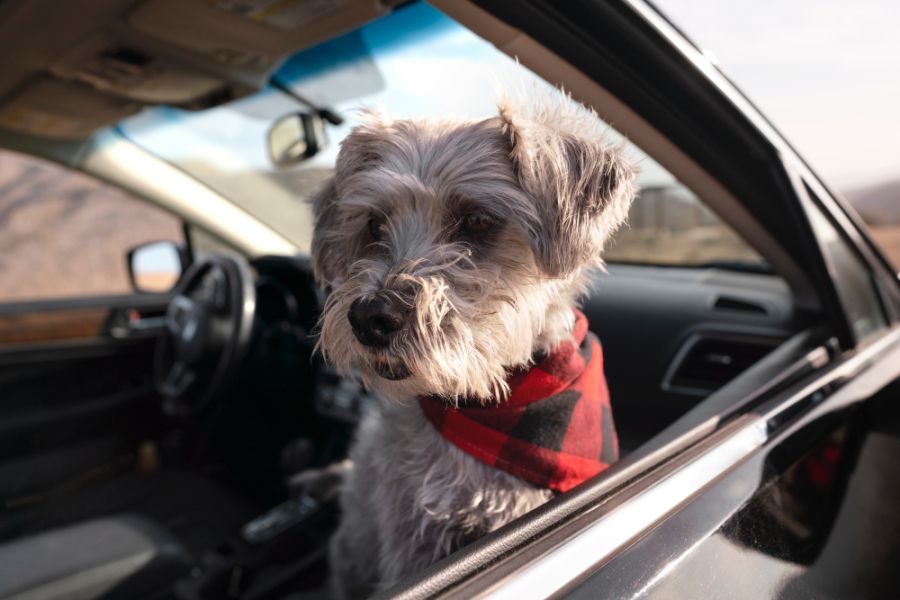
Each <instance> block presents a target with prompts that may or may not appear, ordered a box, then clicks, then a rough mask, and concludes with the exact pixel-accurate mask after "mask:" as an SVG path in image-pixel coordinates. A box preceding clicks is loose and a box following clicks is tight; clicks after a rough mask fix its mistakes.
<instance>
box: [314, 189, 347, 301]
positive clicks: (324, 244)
mask: <svg viewBox="0 0 900 600" xmlns="http://www.w3.org/2000/svg"><path fill="white" fill-rule="evenodd" d="M311 203H312V209H313V220H314V223H315V226H314V227H313V235H312V252H311V253H312V265H313V275H314V276H315V278H316V282H317V283H318V284H319V285H320V286H322V287H323V288H328V287H331V286H333V284H334V282H335V280H336V279H339V278H340V277H341V276H342V274H343V273H344V271H345V266H346V256H345V254H344V252H343V250H344V248H345V245H343V244H341V243H340V240H339V239H336V236H338V231H339V224H338V211H337V191H336V189H335V178H331V179H329V180H328V181H327V182H326V183H325V185H324V186H322V189H321V190H319V193H317V194H316V195H315V196H313V198H312V200H311Z"/></svg>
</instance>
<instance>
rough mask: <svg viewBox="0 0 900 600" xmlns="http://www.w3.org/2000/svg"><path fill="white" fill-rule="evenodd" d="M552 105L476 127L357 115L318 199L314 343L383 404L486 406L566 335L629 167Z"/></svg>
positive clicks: (586, 123)
mask: <svg viewBox="0 0 900 600" xmlns="http://www.w3.org/2000/svg"><path fill="white" fill-rule="evenodd" d="M600 127H601V126H600V125H599V122H598V120H597V118H596V116H595V115H593V114H592V113H589V112H587V111H586V110H583V109H580V108H572V107H571V106H570V105H569V104H568V103H566V102H564V101H559V102H553V103H547V104H545V105H543V106H541V107H538V108H532V109H527V110H522V111H517V110H515V109H512V108H510V107H508V106H501V108H500V114H499V116H497V117H494V118H490V119H486V120H483V121H477V122H459V121H457V122H451V121H432V120H398V121H388V120H385V119H383V118H381V117H379V116H377V115H374V114H369V115H368V116H367V121H366V123H365V124H363V125H360V126H358V127H356V128H355V129H354V130H353V132H352V133H351V134H350V135H349V136H348V137H347V138H346V139H345V140H344V142H343V145H342V147H341V151H340V154H339V156H338V160H337V167H336V173H335V178H334V180H333V181H331V182H329V184H328V185H327V186H326V187H325V189H324V190H323V191H322V192H321V193H320V194H319V195H318V196H317V197H316V198H315V199H314V213H315V219H316V223H315V231H314V235H313V244H312V254H313V264H314V268H315V274H316V278H317V280H318V281H319V283H320V284H321V285H322V286H323V287H325V288H326V289H327V290H329V296H328V300H327V302H326V305H325V308H324V312H323V315H322V319H321V337H320V340H319V347H320V349H321V350H322V351H323V353H324V355H325V357H326V358H327V359H328V360H329V361H330V362H332V363H333V364H334V365H336V366H337V367H338V368H341V369H344V370H350V369H352V368H353V367H356V368H358V369H359V371H360V372H361V374H362V376H363V378H364V380H365V381H366V383H367V384H368V385H370V386H374V387H376V388H378V389H379V391H380V392H381V393H382V394H383V395H386V396H387V397H390V398H394V399H402V398H408V397H410V396H413V395H417V394H438V395H441V396H445V397H447V398H450V399H456V398H460V397H477V398H492V397H499V396H502V395H503V394H504V392H505V390H506V387H505V386H506V383H505V379H506V369H507V368H508V367H511V366H518V365H523V364H526V363H528V361H529V360H530V359H531V357H532V355H533V353H534V352H535V351H538V350H546V349H549V348H551V347H552V346H554V345H555V344H557V343H558V342H559V341H561V340H562V339H564V338H565V337H567V336H568V335H569V332H570V330H571V327H572V322H573V313H572V306H573V304H574V302H575V300H576V297H577V296H578V295H579V294H580V293H581V292H582V291H583V289H584V280H585V273H586V272H587V270H589V269H590V268H591V267H596V266H600V265H602V261H601V260H600V251H601V250H602V249H603V245H604V243H605V242H606V240H607V239H608V238H609V236H610V235H611V234H612V233H613V232H614V231H615V230H616V228H618V226H619V225H620V224H621V223H622V222H623V221H624V220H625V217H626V215H627V213H628V207H629V205H630V203H631V200H632V197H633V195H634V176H635V171H634V169H632V167H631V166H630V165H629V164H628V163H627V162H626V161H625V160H624V159H623V157H622V154H621V151H620V149H618V148H613V147H610V146H608V145H606V144H605V143H604V141H603V136H602V131H601V130H600Z"/></svg>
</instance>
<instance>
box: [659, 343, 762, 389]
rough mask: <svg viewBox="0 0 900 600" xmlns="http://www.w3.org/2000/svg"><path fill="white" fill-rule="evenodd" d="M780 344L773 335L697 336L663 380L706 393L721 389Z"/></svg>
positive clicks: (667, 386)
mask: <svg viewBox="0 0 900 600" xmlns="http://www.w3.org/2000/svg"><path fill="white" fill-rule="evenodd" d="M777 345H778V342H777V341H775V340H770V339H748V338H741V339H724V338H719V337H699V336H698V337H694V338H691V339H690V340H688V341H687V342H686V346H687V350H683V351H681V352H679V353H678V355H676V364H675V365H674V368H672V369H670V371H669V376H668V377H667V378H666V381H665V382H664V383H663V388H664V389H666V390H667V391H673V392H683V393H693V394H702V395H706V394H708V393H710V392H714V391H715V390H717V389H719V388H720V387H722V386H723V385H725V384H726V383H728V382H729V381H731V380H732V379H734V378H735V377H737V376H738V375H740V374H741V373H743V372H744V371H745V370H746V369H748V368H749V367H751V366H752V365H753V364H754V363H756V361H758V360H759V359H761V358H762V357H763V356H765V355H766V354H768V353H769V352H771V351H772V349H773V348H775V347H776V346H777Z"/></svg>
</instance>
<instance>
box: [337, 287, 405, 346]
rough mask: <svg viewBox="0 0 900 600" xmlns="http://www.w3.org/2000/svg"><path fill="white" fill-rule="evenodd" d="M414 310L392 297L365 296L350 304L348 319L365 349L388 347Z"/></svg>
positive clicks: (387, 295)
mask: <svg viewBox="0 0 900 600" xmlns="http://www.w3.org/2000/svg"><path fill="white" fill-rule="evenodd" d="M409 314H410V307H409V305H407V304H406V303H404V302H402V301H401V300H400V299H399V298H396V297H395V296H394V295H392V294H385V293H378V294H374V295H371V296H362V297H360V298H357V299H356V300H354V301H353V303H351V304H350V310H349V311H348V312H347V319H348V320H349V321H350V327H351V328H352V329H353V335H355V336H356V339H357V340H358V341H359V343H360V344H362V345H363V346H368V347H370V348H384V347H386V346H387V345H388V344H390V342H391V338H393V337H394V336H395V335H396V334H397V333H398V332H399V331H400V330H402V329H403V328H404V327H405V326H406V323H407V321H408V319H409Z"/></svg>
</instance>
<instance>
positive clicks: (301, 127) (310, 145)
mask: <svg viewBox="0 0 900 600" xmlns="http://www.w3.org/2000/svg"><path fill="white" fill-rule="evenodd" d="M326 143H327V139H326V137H325V120H324V119H323V118H322V117H321V116H319V115H318V114H312V113H305V112H300V113H292V114H289V115H285V116H283V117H281V118H280V119H278V120H277V121H275V123H273V124H272V127H270V128H269V158H271V159H272V163H273V164H274V165H275V166H277V167H287V166H290V165H293V164H296V163H299V162H301V161H304V160H307V159H309V158H312V157H313V156H315V155H316V154H318V153H319V151H320V150H322V148H324V147H325V145H326Z"/></svg>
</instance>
